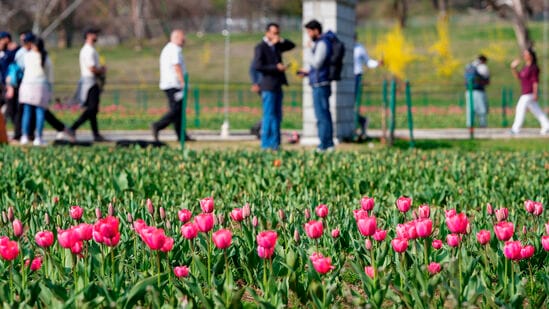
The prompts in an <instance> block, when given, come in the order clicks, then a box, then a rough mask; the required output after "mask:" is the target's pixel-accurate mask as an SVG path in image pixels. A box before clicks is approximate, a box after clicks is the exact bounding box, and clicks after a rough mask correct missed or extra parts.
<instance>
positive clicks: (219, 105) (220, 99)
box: [217, 90, 223, 111]
mask: <svg viewBox="0 0 549 309" xmlns="http://www.w3.org/2000/svg"><path fill="white" fill-rule="evenodd" d="M217 108H219V110H220V111H221V109H222V108H223V91H221V90H218V91H217Z"/></svg>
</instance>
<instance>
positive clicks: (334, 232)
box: [332, 229, 339, 238]
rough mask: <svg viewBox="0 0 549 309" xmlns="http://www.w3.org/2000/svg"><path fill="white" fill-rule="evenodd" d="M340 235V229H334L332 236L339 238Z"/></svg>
mask: <svg viewBox="0 0 549 309" xmlns="http://www.w3.org/2000/svg"><path fill="white" fill-rule="evenodd" d="M338 237H339V229H333V230H332V238H338Z"/></svg>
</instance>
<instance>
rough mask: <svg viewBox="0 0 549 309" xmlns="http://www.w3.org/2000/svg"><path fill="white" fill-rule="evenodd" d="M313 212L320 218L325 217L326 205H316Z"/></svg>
mask: <svg viewBox="0 0 549 309" xmlns="http://www.w3.org/2000/svg"><path fill="white" fill-rule="evenodd" d="M315 213H316V215H317V216H319V217H320V218H325V217H326V216H327V215H328V206H326V205H324V204H320V205H318V206H316V208H315Z"/></svg>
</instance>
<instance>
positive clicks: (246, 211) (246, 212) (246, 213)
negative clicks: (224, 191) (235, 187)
mask: <svg viewBox="0 0 549 309" xmlns="http://www.w3.org/2000/svg"><path fill="white" fill-rule="evenodd" d="M250 214H251V210H250V204H248V203H246V204H244V206H242V216H243V217H244V219H246V218H248V217H249V216H250Z"/></svg>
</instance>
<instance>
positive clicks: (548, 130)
mask: <svg viewBox="0 0 549 309" xmlns="http://www.w3.org/2000/svg"><path fill="white" fill-rule="evenodd" d="M539 133H540V134H541V135H547V134H549V127H546V128H542V129H541V131H539Z"/></svg>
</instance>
